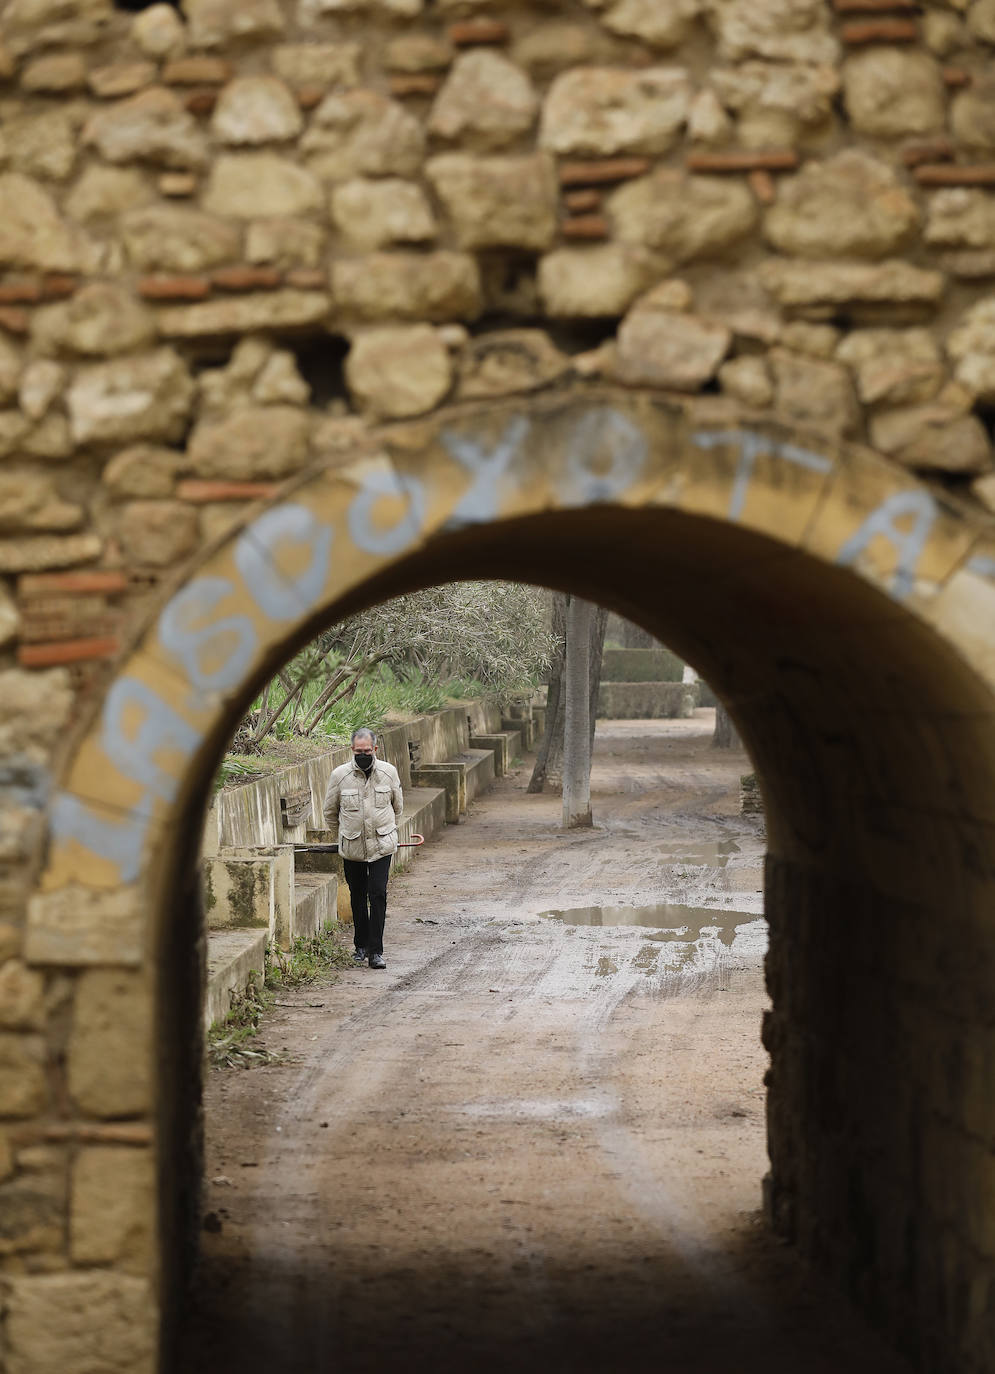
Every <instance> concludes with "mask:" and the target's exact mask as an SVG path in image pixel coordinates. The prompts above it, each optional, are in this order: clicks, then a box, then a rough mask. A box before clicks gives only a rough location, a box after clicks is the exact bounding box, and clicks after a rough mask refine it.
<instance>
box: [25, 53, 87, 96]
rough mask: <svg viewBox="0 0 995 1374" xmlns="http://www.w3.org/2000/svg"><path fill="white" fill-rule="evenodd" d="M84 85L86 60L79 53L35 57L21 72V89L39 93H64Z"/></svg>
mask: <svg viewBox="0 0 995 1374" xmlns="http://www.w3.org/2000/svg"><path fill="white" fill-rule="evenodd" d="M85 85H86V61H85V60H84V58H83V57H82V55H81V54H80V53H56V54H54V55H53V56H51V57H36V58H35V59H34V61H33V62H28V63H27V65H26V66H25V68H24V70H23V71H22V72H21V89H22V90H25V91H34V92H36V93H37V94H39V95H66V94H68V93H69V92H71V91H79V90H82V88H83V87H84V86H85Z"/></svg>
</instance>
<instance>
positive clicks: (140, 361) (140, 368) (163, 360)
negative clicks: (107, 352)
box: [67, 348, 193, 444]
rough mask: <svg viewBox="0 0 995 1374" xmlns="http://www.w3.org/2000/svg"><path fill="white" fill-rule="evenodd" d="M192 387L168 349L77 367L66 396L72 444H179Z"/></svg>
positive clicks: (181, 362)
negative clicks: (172, 441)
mask: <svg viewBox="0 0 995 1374" xmlns="http://www.w3.org/2000/svg"><path fill="white" fill-rule="evenodd" d="M192 398H193V381H192V379H191V377H190V374H189V372H188V371H187V368H186V365H185V364H184V362H183V360H182V359H181V358H180V357H179V355H178V354H176V353H174V352H173V350H172V349H171V348H160V349H157V350H156V351H155V352H153V353H144V354H139V355H138V356H136V357H125V358H118V359H115V361H114V362H112V363H92V364H89V365H88V366H85V367H81V368H80V369H79V371H78V372H77V374H76V377H75V380H74V381H73V383H72V385H71V386H70V388H69V391H68V393H67V402H68V406H69V421H70V426H71V428H72V435H73V438H74V439H75V441H76V442H77V443H78V444H127V443H130V442H132V441H133V440H136V439H165V440H170V439H179V438H180V437H181V436H182V434H183V432H184V430H185V428H186V423H187V417H188V415H189V413H190V403H191V401H192Z"/></svg>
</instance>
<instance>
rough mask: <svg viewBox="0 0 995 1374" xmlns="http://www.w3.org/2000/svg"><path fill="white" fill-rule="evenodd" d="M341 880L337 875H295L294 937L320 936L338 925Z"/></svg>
mask: <svg viewBox="0 0 995 1374" xmlns="http://www.w3.org/2000/svg"><path fill="white" fill-rule="evenodd" d="M338 888H339V880H338V877H337V876H336V874H334V873H301V872H297V873H296V874H295V875H294V924H293V932H292V934H293V938H294V939H295V940H300V939H303V938H304V937H305V936H308V935H317V933H318V931H319V930H324V929H325V928H326V927H327V926H333V925H335V923H336V921H337V920H338V914H337V909H338Z"/></svg>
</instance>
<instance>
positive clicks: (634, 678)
mask: <svg viewBox="0 0 995 1374" xmlns="http://www.w3.org/2000/svg"><path fill="white" fill-rule="evenodd" d="M683 674H684V661H683V659H680V658H678V656H677V655H676V654H673V653H671V651H670V650H669V649H664V648H662V647H661V648H659V649H606V650H605V652H604V657H603V659H602V661H601V681H602V682H680V680H681V678H682V676H683Z"/></svg>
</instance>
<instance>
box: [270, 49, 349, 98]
mask: <svg viewBox="0 0 995 1374" xmlns="http://www.w3.org/2000/svg"><path fill="white" fill-rule="evenodd" d="M361 55H362V46H361V44H359V43H281V44H279V45H278V46H277V47H275V48H274V49H273V70H274V71H275V72H276V74H277V76H279V77H280V78H281V79H282V80H283V81H286V82H287V84H288V85H290V86H311V87H317V88H318V89H319V90H320V89H322V88H326V89H327V88H329V87H334V88H335V89H336V90H348V89H349V88H350V87H352V86H358V85H359V84H360V81H361V80H362V77H361V75H360V70H359V62H360V57H361Z"/></svg>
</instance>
